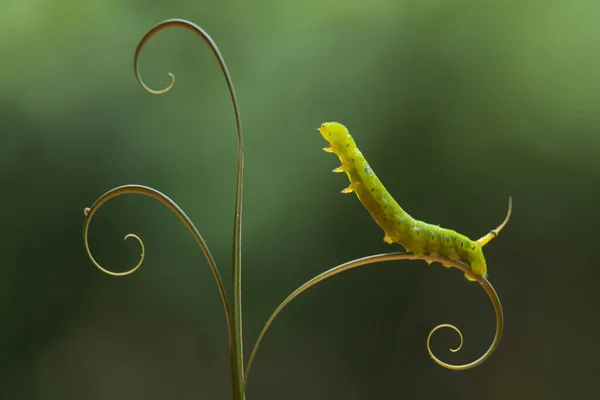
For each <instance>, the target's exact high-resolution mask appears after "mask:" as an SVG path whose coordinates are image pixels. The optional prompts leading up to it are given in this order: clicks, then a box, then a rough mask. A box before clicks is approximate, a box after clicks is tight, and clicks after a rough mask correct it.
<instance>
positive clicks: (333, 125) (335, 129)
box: [318, 122, 356, 152]
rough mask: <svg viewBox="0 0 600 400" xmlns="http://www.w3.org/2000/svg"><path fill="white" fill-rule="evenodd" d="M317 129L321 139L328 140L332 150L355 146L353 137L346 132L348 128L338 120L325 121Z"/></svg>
mask: <svg viewBox="0 0 600 400" xmlns="http://www.w3.org/2000/svg"><path fill="white" fill-rule="evenodd" d="M318 131H319V133H320V134H321V136H323V139H325V140H327V141H328V142H329V144H330V145H331V147H332V149H333V151H334V152H336V151H337V150H340V149H343V148H346V147H355V146H356V143H355V142H354V139H352V136H350V132H348V128H346V127H345V126H344V125H342V124H340V123H339V122H325V123H324V124H322V125H321V127H320V128H319V129H318Z"/></svg>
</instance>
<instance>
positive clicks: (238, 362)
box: [134, 19, 245, 400]
mask: <svg viewBox="0 0 600 400" xmlns="http://www.w3.org/2000/svg"><path fill="white" fill-rule="evenodd" d="M171 27H180V28H186V29H188V30H190V31H192V32H194V33H195V34H197V35H198V36H200V37H201V38H202V39H203V40H204V42H205V43H206V44H207V45H208V47H209V48H210V50H211V51H212V53H213V54H214V56H215V57H216V58H217V61H218V63H219V67H220V68H221V72H222V73H223V76H224V77H225V81H226V83H227V87H228V89H229V94H230V97H231V102H232V104H233V111H234V114H235V123H236V129H237V138H238V166H237V185H236V195H235V213H234V221H233V295H232V302H233V306H232V310H231V319H232V325H231V327H230V330H231V332H232V340H231V342H230V360H231V379H232V384H233V396H234V400H243V399H244V398H245V396H244V352H243V341H242V198H243V187H244V184H243V181H244V141H243V134H242V121H241V118H240V113H239V107H238V103H237V99H236V96H235V90H234V87H233V81H232V80H231V76H230V75H229V71H228V70H227V65H226V64H225V60H224V59H223V56H222V55H221V52H220V51H219V48H218V47H217V45H216V44H215V42H214V41H213V39H212V38H211V37H210V35H209V34H208V33H206V32H205V31H204V30H203V29H202V28H200V27H199V26H198V25H196V24H194V23H192V22H190V21H186V20H183V19H168V20H166V21H163V22H160V23H158V24H156V25H155V26H154V27H152V28H151V29H150V30H149V31H148V33H146V35H144V37H143V38H142V40H140V43H139V44H138V47H137V49H136V51H135V58H134V69H135V75H136V78H137V80H138V82H139V84H140V85H141V86H142V87H143V88H144V89H145V90H146V91H148V92H150V93H152V94H163V93H166V92H168V91H169V90H171V88H172V87H173V85H174V84H175V77H174V75H173V74H169V75H170V76H171V83H170V84H169V86H167V87H166V88H165V89H162V90H153V89H151V88H149V87H148V86H147V85H146V84H145V83H144V82H143V81H142V78H141V76H140V74H139V69H138V57H139V55H140V52H141V51H142V49H143V47H144V46H145V45H146V43H147V42H148V41H149V40H150V38H151V37H152V36H154V35H155V34H157V33H158V32H160V31H162V30H164V29H166V28H171Z"/></svg>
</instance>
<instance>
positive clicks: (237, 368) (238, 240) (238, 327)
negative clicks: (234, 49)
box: [231, 126, 245, 400]
mask: <svg viewBox="0 0 600 400" xmlns="http://www.w3.org/2000/svg"><path fill="white" fill-rule="evenodd" d="M239 132H241V126H239ZM238 140H239V142H238V146H239V147H238V170H237V188H236V197H235V217H234V221H235V222H234V226H233V297H232V301H233V306H232V308H233V310H232V313H231V314H232V319H233V332H232V334H233V343H232V346H233V348H232V349H231V351H232V356H231V361H232V373H233V374H234V376H233V377H232V379H233V385H234V396H233V397H234V399H235V400H244V399H245V393H244V388H245V384H244V344H243V332H242V197H243V186H244V184H243V180H244V145H243V142H242V136H241V134H240V135H239V136H238Z"/></svg>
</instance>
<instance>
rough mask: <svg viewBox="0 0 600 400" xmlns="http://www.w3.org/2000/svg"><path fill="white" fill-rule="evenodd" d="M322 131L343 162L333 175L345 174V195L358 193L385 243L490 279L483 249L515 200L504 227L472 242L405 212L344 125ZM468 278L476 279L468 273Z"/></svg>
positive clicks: (328, 124) (330, 125) (323, 127)
mask: <svg viewBox="0 0 600 400" xmlns="http://www.w3.org/2000/svg"><path fill="white" fill-rule="evenodd" d="M318 131H319V132H320V133H321V135H322V136H323V138H324V139H325V140H326V141H327V142H329V147H325V148H324V149H323V150H325V151H326V152H329V153H334V154H335V155H337V156H338V157H339V159H340V161H341V162H342V165H341V166H339V167H337V168H335V169H334V170H333V172H345V173H346V175H348V178H349V179H350V185H349V186H348V187H347V188H345V189H344V190H342V193H352V192H354V193H356V195H357V196H358V198H359V200H360V201H361V203H362V204H363V205H364V206H365V208H366V209H367V211H368V212H369V214H371V216H372V217H373V219H374V220H375V222H377V224H378V225H379V226H380V227H381V228H382V229H383V231H384V233H385V236H384V238H383V240H384V241H385V242H386V243H388V244H392V243H398V244H400V245H402V246H403V247H404V248H405V249H406V251H408V252H410V253H414V254H415V255H417V256H422V255H423V254H429V255H431V256H442V257H446V258H449V259H450V260H454V261H457V260H458V261H462V262H464V263H465V264H467V265H469V266H470V267H471V271H472V272H473V273H474V274H477V275H480V276H487V265H486V261H485V257H484V256H483V251H482V247H483V246H485V245H486V244H487V243H488V242H489V241H490V240H492V239H493V238H494V237H496V236H498V234H499V233H500V231H501V230H502V228H504V226H505V225H506V223H507V222H508V220H509V218H510V214H511V209H512V199H511V198H509V206H508V213H507V215H506V218H505V219H504V221H503V222H502V224H500V225H499V226H498V227H497V228H496V229H493V230H492V231H490V232H489V233H488V234H487V235H485V236H483V237H482V238H480V239H479V240H471V239H469V238H468V237H466V236H465V235H461V234H460V233H458V232H455V231H453V230H450V229H445V228H441V227H439V226H437V225H431V224H428V223H426V222H422V221H419V220H417V219H414V218H413V217H411V216H410V215H409V214H408V213H407V212H406V211H404V210H403V209H402V207H400V206H399V205H398V203H396V201H395V200H394V199H393V198H392V196H391V195H390V194H389V192H388V191H387V190H386V188H385V187H384V186H383V184H382V183H381V181H380V180H379V178H377V176H376V175H375V173H374V172H373V170H372V169H371V167H370V166H369V164H368V163H367V160H366V159H365V157H364V156H363V155H362V153H361V152H360V150H359V149H358V148H357V147H356V143H355V142H354V139H353V138H352V136H351V135H350V132H348V129H347V128H346V127H345V126H344V125H342V124H340V123H337V122H326V123H324V124H322V125H321V127H320V128H319V129H318ZM429 263H431V262H430V261H429ZM465 276H466V278H467V279H469V280H471V281H473V280H474V279H473V278H472V277H470V276H469V275H468V274H465Z"/></svg>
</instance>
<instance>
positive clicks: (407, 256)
mask: <svg viewBox="0 0 600 400" xmlns="http://www.w3.org/2000/svg"><path fill="white" fill-rule="evenodd" d="M394 260H425V261H432V262H434V261H435V262H439V263H442V264H444V265H445V266H449V267H453V268H457V269H460V270H461V271H463V272H464V273H465V274H468V275H469V276H470V277H472V278H473V279H474V280H475V281H476V282H478V283H479V284H480V285H481V286H482V287H483V289H484V290H485V292H486V294H487V295H488V297H489V298H490V300H491V302H492V306H493V307H494V312H495V314H496V333H495V335H494V339H493V341H492V343H491V344H490V346H489V348H488V349H487V350H486V352H485V353H484V354H483V355H482V356H481V357H479V358H478V359H477V360H475V361H473V362H470V363H467V364H461V365H454V364H448V363H445V362H443V361H442V360H440V359H439V358H438V357H436V356H435V355H434V354H433V352H432V351H431V346H430V345H429V343H430V340H431V336H432V335H433V333H434V332H436V331H437V330H438V329H440V328H451V329H453V330H454V331H456V332H457V333H458V335H459V338H460V344H459V346H458V347H457V348H456V349H451V351H453V352H457V351H458V350H460V349H461V347H462V344H463V336H462V333H461V332H460V330H459V329H458V328H457V327H455V326H454V325H450V324H440V325H438V326H436V327H435V328H433V329H432V330H431V331H430V333H429V336H427V343H426V344H427V352H428V353H429V355H430V356H431V358H432V359H433V360H434V361H435V362H436V363H437V364H438V365H440V366H442V367H444V368H448V369H451V370H455V371H460V370H466V369H469V368H473V367H476V366H478V365H480V364H481V363H483V362H484V361H485V360H487V359H488V358H490V356H491V355H492V353H493V352H494V350H496V347H498V343H499V342H500V338H501V337H502V331H503V329H504V314H503V312H502V304H501V303H500V299H499V297H498V294H497V293H496V291H495V290H494V287H493V286H492V285H491V284H490V282H489V281H488V280H487V278H485V277H483V276H480V275H476V274H474V273H472V272H471V268H470V267H469V266H468V265H466V264H464V263H462V262H460V261H452V260H450V259H447V258H444V257H432V256H417V255H415V254H413V253H386V254H378V255H372V256H368V257H363V258H359V259H356V260H353V261H349V262H347V263H345V264H341V265H338V266H337V267H334V268H331V269H330V270H328V271H325V272H323V273H321V274H319V275H317V276H315V277H314V278H312V279H310V280H309V281H307V282H306V283H304V284H303V285H301V286H300V287H298V288H297V289H296V290H294V291H293V292H292V293H291V294H290V295H289V296H288V297H287V298H286V299H285V300H284V301H283V302H281V304H280V305H279V306H278V307H277V308H276V309H275V311H273V313H272V314H271V316H270V317H269V319H268V320H267V322H266V323H265V326H264V327H263V329H262V331H261V332H260V334H259V335H258V338H257V340H256V343H255V344H254V348H253V349H252V353H250V359H249V360H248V364H247V365H246V376H245V380H246V382H247V381H248V374H249V373H250V368H251V367H252V363H253V361H254V358H255V357H256V352H257V351H258V347H259V346H260V343H261V342H262V340H263V338H264V336H265V334H266V332H267V330H268V329H269V327H270V326H271V324H272V323H273V321H274V320H275V318H276V317H277V316H278V315H279V314H280V313H281V311H282V310H283V309H284V308H285V306H287V305H288V304H289V303H290V302H291V301H292V300H294V299H295V298H296V297H298V296H299V295H300V294H301V293H303V292H304V291H306V290H307V289H309V288H311V287H313V286H314V285H316V284H317V283H319V282H321V281H323V280H325V279H327V278H330V277H332V276H334V275H337V274H339V273H341V272H344V271H348V270H350V269H353V268H357V267H362V266H365V265H369V264H373V263H378V262H383V261H394Z"/></svg>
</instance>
